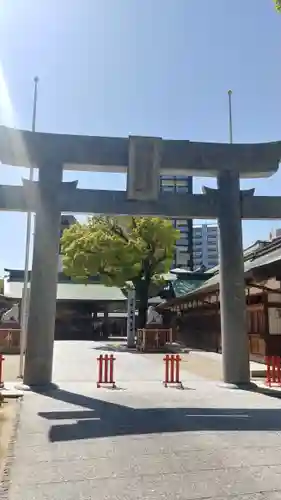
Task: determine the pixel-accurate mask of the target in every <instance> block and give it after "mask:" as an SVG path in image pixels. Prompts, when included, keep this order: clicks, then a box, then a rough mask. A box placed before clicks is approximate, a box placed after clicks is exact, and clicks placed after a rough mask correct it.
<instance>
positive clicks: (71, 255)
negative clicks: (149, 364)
mask: <svg viewBox="0 0 281 500" xmlns="http://www.w3.org/2000/svg"><path fill="white" fill-rule="evenodd" d="M178 237H179V232H178V231H177V230H176V229H174V228H173V226H172V224H171V222H170V221H169V220H167V219H160V218H158V217H105V216H103V217H91V218H89V220H88V222H87V223H86V224H81V223H79V222H77V223H76V224H73V225H72V226H71V227H70V228H69V229H66V230H65V231H64V233H63V236H62V238H61V251H62V255H63V267H64V272H65V273H66V274H67V275H69V276H71V277H72V278H74V279H78V280H83V281H87V279H88V278H89V277H90V276H98V277H99V278H100V281H101V283H103V284H105V285H107V286H111V285H114V286H118V287H120V288H126V287H128V286H129V283H132V284H133V285H134V287H135V289H136V295H137V301H138V305H139V318H140V324H141V326H142V325H143V324H144V322H145V315H146V309H147V301H148V296H149V289H150V287H151V286H152V284H155V283H157V282H160V281H161V275H162V274H163V273H165V272H167V271H168V270H169V268H170V265H171V262H172V258H173V252H174V246H175V243H176V240H177V239H178Z"/></svg>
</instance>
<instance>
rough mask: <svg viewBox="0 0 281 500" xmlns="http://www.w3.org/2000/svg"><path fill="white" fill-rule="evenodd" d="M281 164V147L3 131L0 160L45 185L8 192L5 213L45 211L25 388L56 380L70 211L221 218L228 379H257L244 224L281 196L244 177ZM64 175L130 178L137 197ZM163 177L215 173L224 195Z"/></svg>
mask: <svg viewBox="0 0 281 500" xmlns="http://www.w3.org/2000/svg"><path fill="white" fill-rule="evenodd" d="M280 158H281V142H276V143H268V144H255V145H254V144H215V143H194V142H190V141H184V140H162V139H160V138H150V137H147V138H146V137H129V138H108V137H85V136H75V135H57V134H47V133H38V132H36V133H32V132H28V131H21V130H15V129H10V128H7V127H0V161H1V162H2V163H3V164H7V165H14V166H27V167H28V166H30V165H32V164H33V165H34V166H36V167H38V169H39V180H38V182H32V183H31V182H29V181H26V180H23V185H22V186H0V210H16V211H21V212H22V211H23V212H24V211H32V212H35V213H36V226H35V235H34V253H33V264H32V277H31V291H30V310H29V317H28V328H27V333H28V334H27V349H26V361H25V370H24V380H23V382H24V384H26V385H29V386H48V385H49V384H50V383H51V381H52V364H53V344H54V327H55V314H56V289H57V263H58V250H59V231H60V215H61V212H73V213H99V214H100V213H102V214H128V215H151V216H153V215H157V216H166V217H176V218H186V217H190V218H194V219H201V218H202V219H218V222H219V227H220V303H221V331H222V351H223V379H224V382H226V383H229V384H236V385H237V384H238V385H241V384H247V383H249V380H250V375H249V350H248V337H247V329H246V315H245V290H244V264H243V248H242V230H241V219H242V218H243V219H279V218H281V197H266V196H254V190H249V191H240V187H239V178H240V177H241V178H254V177H255V178H257V177H268V176H271V175H273V174H274V173H275V172H276V171H277V169H278V165H279V160H280ZM63 169H66V170H75V171H102V172H127V191H126V192H116V191H100V190H90V189H78V188H77V182H62V176H63ZM160 174H170V175H194V176H197V177H205V176H213V177H216V178H217V183H218V189H217V190H213V189H209V188H205V190H204V192H203V194H172V193H159V176H160Z"/></svg>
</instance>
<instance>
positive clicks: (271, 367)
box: [265, 356, 281, 387]
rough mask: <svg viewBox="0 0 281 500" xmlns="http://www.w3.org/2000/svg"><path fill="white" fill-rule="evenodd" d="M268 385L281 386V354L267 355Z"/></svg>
mask: <svg viewBox="0 0 281 500" xmlns="http://www.w3.org/2000/svg"><path fill="white" fill-rule="evenodd" d="M265 362H266V385H268V386H269V387H272V386H273V385H275V386H277V387H281V356H266V357H265Z"/></svg>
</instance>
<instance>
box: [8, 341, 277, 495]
mask: <svg viewBox="0 0 281 500" xmlns="http://www.w3.org/2000/svg"><path fill="white" fill-rule="evenodd" d="M96 355H97V352H96V351H95V349H93V343H91V342H89V343H87V342H72V343H71V342H61V343H57V345H56V351H55V369H54V380H55V381H56V382H58V383H59V384H60V390H56V391H52V392H50V393H48V395H42V394H35V393H27V394H26V395H25V399H24V403H23V406H22V411H21V421H20V425H19V433H18V439H17V443H16V445H15V449H14V454H15V459H14V463H13V466H12V469H11V474H10V488H9V496H8V497H7V498H9V500H31V499H36V500H43V499H44V500H49V499H59V500H90V499H96V498H97V499H98V500H104V499H107V500H111V499H121V498H122V499H125V500H135V499H150V500H156V499H157V500H159V499H173V500H174V499H178V500H188V499H204V500H208V499H209V500H211V499H216V500H238V499H241V500H242V499H243V500H267V499H268V500H277V499H278V500H280V498H281V432H280V431H281V411H280V410H281V401H280V400H279V399H274V398H270V397H266V396H264V395H260V394H257V393H250V392H243V391H240V390H227V389H222V388H220V387H218V385H217V384H216V383H215V382H211V381H204V379H201V378H199V377H196V376H194V375H190V374H189V373H188V372H187V371H186V370H185V372H184V377H185V380H184V383H185V386H186V390H177V389H165V388H164V387H163V385H162V383H161V380H162V375H163V373H162V372H163V366H162V359H161V357H160V356H156V357H155V356H154V355H150V356H147V355H139V354H131V353H116V358H117V361H116V363H118V364H117V366H116V368H117V367H118V371H117V372H116V373H118V378H117V384H118V386H119V390H113V391H112V390H110V389H96V387H95V383H94V381H95V375H96V365H95V363H96V361H95V357H96ZM0 498H2V497H1V495H0Z"/></svg>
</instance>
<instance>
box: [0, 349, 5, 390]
mask: <svg viewBox="0 0 281 500" xmlns="http://www.w3.org/2000/svg"><path fill="white" fill-rule="evenodd" d="M4 361H5V358H4V356H3V354H0V388H1V389H3V387H4V378H3V363H4Z"/></svg>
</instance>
